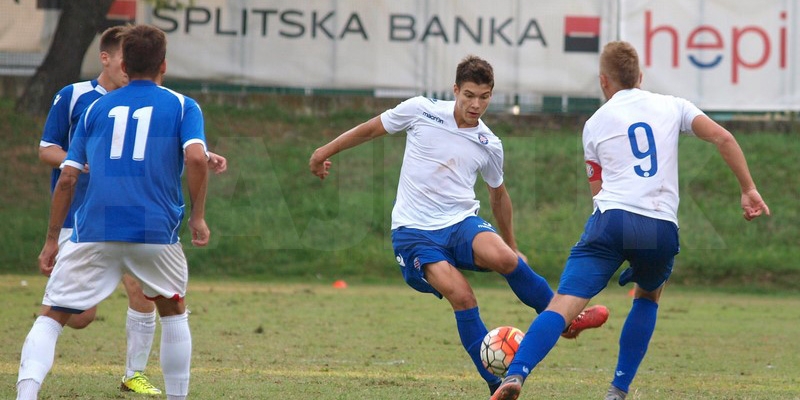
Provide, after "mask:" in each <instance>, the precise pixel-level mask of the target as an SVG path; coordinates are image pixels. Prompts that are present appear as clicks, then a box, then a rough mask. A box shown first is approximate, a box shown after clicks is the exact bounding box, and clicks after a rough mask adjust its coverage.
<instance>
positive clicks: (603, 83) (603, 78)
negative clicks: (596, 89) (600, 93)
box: [600, 73, 608, 89]
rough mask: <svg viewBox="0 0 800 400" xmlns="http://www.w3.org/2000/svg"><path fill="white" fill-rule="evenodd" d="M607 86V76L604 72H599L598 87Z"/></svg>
mask: <svg viewBox="0 0 800 400" xmlns="http://www.w3.org/2000/svg"><path fill="white" fill-rule="evenodd" d="M607 87H608V76H606V74H603V73H601V74H600V88H601V89H605V88H607Z"/></svg>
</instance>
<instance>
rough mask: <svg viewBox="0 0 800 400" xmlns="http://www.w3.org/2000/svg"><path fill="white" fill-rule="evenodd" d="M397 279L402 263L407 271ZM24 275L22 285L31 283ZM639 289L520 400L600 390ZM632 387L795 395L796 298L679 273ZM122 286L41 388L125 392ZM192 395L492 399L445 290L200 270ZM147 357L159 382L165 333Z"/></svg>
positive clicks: (2, 374) (696, 394)
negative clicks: (213, 276)
mask: <svg viewBox="0 0 800 400" xmlns="http://www.w3.org/2000/svg"><path fill="white" fill-rule="evenodd" d="M398 279H399V278H398ZM23 280H25V281H26V283H27V285H26V286H22V285H21V282H22V281H23ZM44 283H45V279H44V278H43V277H36V276H30V275H23V276H20V275H4V276H3V277H2V279H1V280H0V301H2V303H3V304H5V306H4V307H3V308H2V310H1V311H0V320H2V321H3V325H2V327H0V332H2V335H0V349H1V350H0V352H2V357H0V398H3V399H10V398H13V397H14V393H15V389H14V382H15V381H16V376H17V369H18V363H19V350H20V349H21V347H22V343H23V341H24V339H25V335H26V334H27V332H28V330H29V329H30V326H31V324H32V323H33V319H34V314H35V313H36V312H37V311H38V305H39V301H40V300H41V296H42V289H43V286H44ZM628 289H629V288H627V287H626V288H621V287H619V286H617V285H612V286H610V287H609V288H608V289H606V291H604V292H603V293H602V294H601V295H600V296H598V297H597V298H596V299H595V301H593V303H602V304H605V305H607V306H608V307H609V308H610V310H611V316H610V318H609V321H608V323H607V324H606V325H605V326H604V327H603V328H601V329H597V330H593V331H586V332H584V333H583V334H582V335H581V336H580V337H579V338H578V339H577V340H561V341H560V342H559V343H558V345H557V346H556V348H555V349H554V350H553V351H552V352H551V353H550V356H549V357H548V358H547V359H545V361H544V363H543V364H542V365H540V366H539V367H538V368H537V369H536V370H535V371H534V373H533V374H532V375H531V378H530V379H529V380H528V382H527V383H526V385H525V388H524V391H523V395H522V397H521V399H551V398H558V399H575V400H579V399H580V400H584V399H597V398H601V397H602V395H603V394H604V393H605V390H606V388H607V385H608V382H609V381H610V379H611V374H612V371H613V368H614V366H615V362H616V352H617V344H616V342H617V338H618V335H619V330H620V328H621V326H622V323H623V320H624V318H625V316H626V314H627V311H628V308H629V306H630V301H631V299H630V297H629V296H628V292H627V290H628ZM476 294H477V296H478V299H479V301H480V302H481V314H482V316H483V318H484V320H485V321H486V323H487V325H489V326H490V328H491V327H494V326H498V325H506V324H508V325H514V326H517V327H519V328H522V329H523V330H525V329H527V326H528V324H529V323H530V319H531V318H532V317H533V312H532V311H530V310H529V309H528V308H527V307H525V306H524V305H522V304H521V303H519V302H518V301H517V300H516V299H515V298H514V296H513V294H512V293H511V291H510V290H509V289H508V288H506V287H504V286H502V285H501V284H500V281H499V280H492V279H489V283H487V284H485V285H480V286H479V287H478V288H476ZM662 300H663V301H662V306H661V308H660V311H659V322H658V327H657V329H656V333H655V335H654V337H653V340H652V343H651V345H650V351H649V353H648V355H647V358H645V361H644V363H643V364H642V367H641V368H640V372H639V375H638V376H637V378H636V380H635V381H634V384H633V386H632V387H631V389H632V390H631V394H630V395H629V399H648V400H658V399H719V400H723V399H724V400H728V399H730V400H733V399H736V400H746V399H751V400H755V399H763V400H768V399H769V400H774V399H800V375H798V373H797V371H798V369H797V368H798V366H800V341H798V340H797V333H798V331H797V326H798V325H797V321H798V320H800V299H798V298H797V297H796V296H791V295H787V294H778V293H775V294H772V295H748V294H742V293H730V292H725V291H719V290H717V291H713V290H712V291H708V290H693V289H686V288H679V287H674V288H673V287H669V288H667V290H666V291H665V294H664V297H663V299H662ZM126 306H127V300H126V297H125V294H124V291H123V290H121V289H120V290H118V291H117V292H116V293H115V294H114V295H112V296H111V297H110V298H109V299H108V300H106V301H105V302H103V303H102V304H101V306H100V310H99V312H98V320H97V321H95V322H94V323H93V324H92V325H91V326H89V327H88V328H87V329H85V330H82V331H75V330H72V329H66V330H65V332H64V333H63V334H62V336H61V338H60V340H59V343H58V347H57V355H56V361H55V365H54V367H53V369H52V370H51V372H50V375H49V376H48V378H47V380H46V381H45V386H44V387H43V390H42V393H41V395H42V396H41V399H115V398H118V399H125V398H131V399H133V398H139V397H137V396H135V395H128V394H120V393H119V391H118V380H119V378H120V376H121V375H122V373H123V372H124V355H125V333H124V331H125V309H126ZM187 306H188V308H189V309H190V310H191V312H192V314H191V318H190V324H191V328H192V337H193V342H194V356H193V359H192V381H191V390H190V394H191V397H192V398H194V399H277V398H280V399H321V400H324V399H387V400H396V399H486V398H487V397H488V396H487V393H488V391H487V390H486V387H485V385H484V384H483V383H482V381H481V379H480V378H479V376H478V375H477V373H476V372H475V371H474V369H473V366H472V364H471V363H470V362H469V360H468V359H467V356H466V354H465V353H464V352H463V350H462V348H461V345H460V342H459V339H458V334H457V332H456V330H455V324H454V318H453V316H452V312H451V310H450V307H449V306H448V304H447V303H446V302H445V301H440V300H437V299H435V298H434V297H433V296H431V295H423V294H419V293H417V292H414V291H413V290H412V289H410V288H408V287H406V286H405V285H402V284H397V285H390V284H389V285H358V284H351V285H350V286H349V287H348V288H346V289H335V288H333V287H332V286H331V285H330V282H316V283H313V284H285V283H271V282H246V283H245V282H233V281H219V280H202V279H201V280H197V279H195V280H193V281H192V282H191V283H190V288H189V295H188V297H187ZM159 332H160V330H159V331H157V334H156V342H155V343H154V346H153V353H152V355H151V358H150V364H149V367H148V370H147V372H148V373H149V375H150V376H151V377H152V379H153V381H154V382H155V383H156V384H157V385H158V386H160V387H162V388H163V378H162V376H161V371H160V369H159V363H158V348H159V343H158V337H159V335H160V333H159Z"/></svg>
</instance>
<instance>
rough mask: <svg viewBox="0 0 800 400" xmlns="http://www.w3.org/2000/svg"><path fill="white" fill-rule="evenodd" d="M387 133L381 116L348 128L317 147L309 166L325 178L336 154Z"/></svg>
mask: <svg viewBox="0 0 800 400" xmlns="http://www.w3.org/2000/svg"><path fill="white" fill-rule="evenodd" d="M385 134H386V129H384V127H383V123H382V122H381V117H380V116H375V117H373V118H372V119H370V120H369V121H367V122H364V123H362V124H359V125H358V126H356V127H354V128H352V129H350V130H348V131H347V132H345V133H343V134H341V135H339V136H338V137H337V138H336V139H333V140H331V141H330V142H329V143H328V144H326V145H324V146H322V147H320V148H318V149H316V150H315V151H314V153H313V154H311V159H310V160H309V161H308V167H309V169H310V170H311V173H312V174H314V175H316V176H318V177H319V178H320V179H325V177H327V176H328V174H329V172H328V170H329V169H330V167H331V162H330V160H329V158H330V157H333V156H334V155H335V154H337V153H339V152H341V151H344V150H347V149H349V148H352V147H356V146H358V145H360V144H362V143H364V142H367V141H370V140H372V139H375V138H377V137H380V136H383V135H385Z"/></svg>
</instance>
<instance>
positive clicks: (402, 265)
mask: <svg viewBox="0 0 800 400" xmlns="http://www.w3.org/2000/svg"><path fill="white" fill-rule="evenodd" d="M395 259H396V260H397V263H398V264H400V266H401V267H405V266H406V262H405V260H403V256H402V255H400V254H398V255H397V257H395Z"/></svg>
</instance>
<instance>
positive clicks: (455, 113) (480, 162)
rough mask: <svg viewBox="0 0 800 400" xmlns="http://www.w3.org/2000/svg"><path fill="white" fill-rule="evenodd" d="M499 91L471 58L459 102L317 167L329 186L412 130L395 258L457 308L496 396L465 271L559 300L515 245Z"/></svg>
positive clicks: (595, 311) (460, 79)
mask: <svg viewBox="0 0 800 400" xmlns="http://www.w3.org/2000/svg"><path fill="white" fill-rule="evenodd" d="M493 89H494V72H493V69H492V66H491V65H490V64H489V63H488V62H486V61H485V60H483V59H481V58H478V57H475V56H469V57H467V58H465V59H464V60H462V62H461V63H459V65H458V66H457V68H456V79H455V84H454V85H453V94H454V95H455V101H441V100H435V99H428V98H425V97H421V96H419V97H413V98H411V99H408V100H406V101H404V102H402V103H400V104H399V105H397V106H396V107H395V108H393V109H391V110H388V111H385V112H384V113H382V114H381V115H379V116H376V117H374V118H372V119H370V120H369V121H367V122H365V123H363V124H361V125H358V126H357V127H355V128H353V129H350V130H349V131H347V132H345V133H343V134H342V135H340V136H339V137H337V138H336V139H334V140H333V141H331V142H330V143H328V144H326V145H324V146H322V147H320V148H318V149H317V150H316V151H314V153H313V154H312V156H311V159H310V160H309V168H310V170H311V173H313V174H314V175H316V176H318V177H319V178H321V179H324V178H326V177H327V176H328V174H329V168H330V167H331V162H330V161H329V160H328V158H329V157H331V156H333V155H335V154H337V153H339V152H341V151H343V150H346V149H348V148H351V147H354V146H357V145H359V144H361V143H364V142H367V141H369V140H371V139H374V138H377V137H380V136H383V135H386V134H387V133H396V132H401V131H406V132H407V136H406V149H405V154H404V156H403V165H402V169H401V171H400V178H399V183H398V189H397V199H396V202H395V205H394V208H393V209H392V245H393V247H394V252H395V258H396V260H397V263H398V264H399V265H400V271H401V272H402V274H403V277H404V278H405V281H406V283H407V284H408V285H409V286H411V287H412V288H414V289H415V290H417V291H419V292H422V293H431V294H433V295H435V296H437V297H439V298H442V297H444V298H446V299H447V300H448V302H450V305H451V307H452V309H453V312H454V313H455V320H456V327H457V329H458V333H459V336H460V338H461V344H462V345H463V347H464V349H465V350H466V352H467V353H468V354H469V356H470V358H471V359H472V362H473V363H474V364H475V367H476V368H477V370H478V372H479V373H480V375H481V377H482V378H483V379H484V380H485V381H486V383H487V385H488V386H489V391H490V392H494V390H496V388H497V387H498V386H499V384H500V378H498V377H496V376H494V375H492V374H491V373H490V372H489V371H488V370H487V369H486V368H484V367H483V364H482V362H481V358H480V346H481V341H482V339H483V337H484V336H485V335H486V333H487V332H488V331H487V328H486V326H485V324H484V323H483V321H482V320H481V317H480V313H479V311H478V301H477V299H476V297H475V294H474V293H473V291H472V288H471V287H470V285H469V282H468V281H467V279H466V278H465V276H464V275H463V274H462V272H461V271H460V270H467V271H482V272H486V271H494V272H498V273H500V274H502V275H503V277H505V279H506V280H507V282H508V284H509V286H510V287H511V290H512V291H513V292H514V294H515V295H516V296H517V297H518V298H519V299H520V300H521V301H522V302H523V303H525V304H526V305H528V306H530V307H532V308H534V309H535V310H536V311H537V312H541V311H544V309H545V307H547V304H548V303H549V302H550V299H551V298H552V296H553V292H552V290H551V289H550V286H549V285H548V283H547V281H546V280H545V279H544V278H542V277H541V276H539V275H537V274H536V273H535V272H534V271H533V270H532V269H531V268H530V267H529V266H528V264H527V262H526V257H525V256H524V255H523V254H522V253H521V252H520V251H519V249H518V247H517V242H516V239H515V236H514V229H513V223H512V214H513V211H512V204H511V198H510V196H509V194H508V191H507V190H506V187H505V182H504V180H503V145H502V142H501V141H500V138H498V137H497V136H496V135H495V134H494V133H493V132H492V130H491V129H489V127H488V126H486V124H484V122H483V121H482V120H481V116H482V115H483V113H484V112H485V111H486V109H487V107H488V106H489V101H490V100H491V97H492V90H493ZM478 175H481V177H482V178H483V180H484V181H485V182H486V184H487V188H488V190H489V197H490V203H491V207H492V213H493V214H494V217H495V220H496V222H497V229H495V227H494V226H492V225H491V224H490V223H488V222H487V221H485V220H484V219H482V218H481V217H479V216H478V209H479V208H480V202H479V201H478V200H477V199H476V197H475V189H474V186H475V182H476V179H477V177H478ZM498 231H499V233H498ZM607 317H608V314H607V310H606V309H605V307H603V306H595V307H594V308H590V309H587V310H586V311H585V312H584V313H583V314H581V316H580V317H579V318H576V319H575V321H574V324H573V325H571V329H569V330H565V334H570V332H571V334H572V335H577V333H578V332H580V331H581V330H583V329H587V328H594V327H598V326H600V325H602V324H603V323H604V322H605V320H606V318H607ZM572 337H574V336H572Z"/></svg>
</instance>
